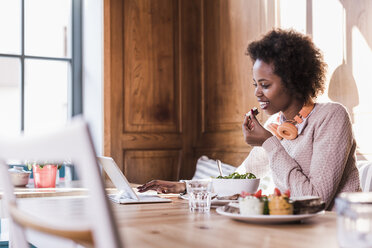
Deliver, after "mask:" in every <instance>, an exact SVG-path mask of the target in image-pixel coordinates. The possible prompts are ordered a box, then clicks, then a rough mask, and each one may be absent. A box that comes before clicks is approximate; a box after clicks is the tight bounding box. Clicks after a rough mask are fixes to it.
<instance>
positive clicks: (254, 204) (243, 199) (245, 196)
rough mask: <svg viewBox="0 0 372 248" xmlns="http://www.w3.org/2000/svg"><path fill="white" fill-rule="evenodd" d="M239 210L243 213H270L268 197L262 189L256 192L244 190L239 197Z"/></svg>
mask: <svg viewBox="0 0 372 248" xmlns="http://www.w3.org/2000/svg"><path fill="white" fill-rule="evenodd" d="M239 210H240V214H242V215H256V214H268V208H267V197H266V196H265V195H262V190H258V191H257V192H256V193H255V194H250V193H247V192H244V191H243V192H242V193H241V194H240V197H239Z"/></svg>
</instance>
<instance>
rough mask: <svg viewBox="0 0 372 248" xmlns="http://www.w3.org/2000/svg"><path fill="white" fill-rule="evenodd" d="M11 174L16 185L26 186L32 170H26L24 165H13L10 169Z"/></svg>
mask: <svg viewBox="0 0 372 248" xmlns="http://www.w3.org/2000/svg"><path fill="white" fill-rule="evenodd" d="M9 174H10V179H11V181H12V183H13V185H14V186H16V187H24V186H26V185H27V184H28V179H29V178H30V174H31V171H25V170H24V169H23V167H22V166H13V168H11V169H9Z"/></svg>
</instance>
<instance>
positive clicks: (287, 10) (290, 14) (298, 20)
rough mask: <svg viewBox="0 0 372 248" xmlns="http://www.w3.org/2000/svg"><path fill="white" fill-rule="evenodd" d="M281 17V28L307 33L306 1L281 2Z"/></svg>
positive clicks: (289, 0)
mask: <svg viewBox="0 0 372 248" xmlns="http://www.w3.org/2000/svg"><path fill="white" fill-rule="evenodd" d="M279 15H280V18H279V20H280V27H281V28H293V29H295V30H297V31H299V32H301V33H304V34H305V33H306V0H281V1H280V5H279Z"/></svg>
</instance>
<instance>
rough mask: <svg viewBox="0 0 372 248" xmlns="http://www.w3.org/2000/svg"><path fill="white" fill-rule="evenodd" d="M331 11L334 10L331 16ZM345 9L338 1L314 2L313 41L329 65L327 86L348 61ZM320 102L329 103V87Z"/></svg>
mask: <svg viewBox="0 0 372 248" xmlns="http://www.w3.org/2000/svg"><path fill="white" fill-rule="evenodd" d="M329 10H332V16H330V12H329ZM343 12H344V9H343V7H342V5H341V4H340V2H339V1H338V0H328V1H313V18H312V19H313V41H314V43H315V44H316V45H317V47H318V48H319V49H320V50H322V52H323V55H324V60H325V61H326V63H327V64H328V70H327V78H328V80H327V84H329V80H330V79H331V76H332V74H333V72H334V71H335V69H336V68H337V67H338V66H339V65H341V64H342V60H343V58H345V59H346V52H345V51H344V50H345V46H346V43H345V37H344V36H345V35H344V32H345V24H344V17H343ZM319 101H329V98H328V87H327V89H326V91H325V92H324V94H323V95H322V96H320V97H319Z"/></svg>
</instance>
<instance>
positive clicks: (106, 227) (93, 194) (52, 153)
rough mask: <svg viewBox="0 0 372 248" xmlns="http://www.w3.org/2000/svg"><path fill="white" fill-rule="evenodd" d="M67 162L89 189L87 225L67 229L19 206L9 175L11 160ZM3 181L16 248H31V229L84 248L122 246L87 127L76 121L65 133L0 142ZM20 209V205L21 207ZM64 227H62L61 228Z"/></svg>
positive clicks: (4, 200)
mask: <svg viewBox="0 0 372 248" xmlns="http://www.w3.org/2000/svg"><path fill="white" fill-rule="evenodd" d="M15 159H16V160H31V159H33V160H35V159H37V160H38V161H64V160H66V159H70V160H71V161H72V163H73V164H74V165H75V166H76V168H77V170H78V173H79V176H80V178H81V180H82V183H83V186H84V187H86V188H87V189H88V192H89V193H88V197H86V201H87V202H88V204H85V205H84V206H85V207H86V209H84V211H82V212H83V213H84V215H85V214H86V215H87V218H86V219H87V220H88V222H87V223H81V225H76V223H71V224H70V225H66V220H65V222H64V223H63V221H62V222H58V221H57V220H50V221H45V220H42V219H40V216H33V215H30V214H29V213H28V212H25V211H24V209H21V208H20V207H19V206H17V199H16V197H15V196H14V193H13V186H12V184H11V180H10V176H9V173H8V168H9V167H8V165H7V161H8V160H15ZM0 180H1V182H0V183H1V184H2V188H3V190H4V195H3V207H4V210H5V213H6V214H8V216H9V217H10V222H11V223H10V224H11V226H10V239H11V240H10V241H11V244H12V245H13V247H17V248H18V247H19V248H24V247H29V246H28V245H27V241H26V235H25V230H27V229H31V230H34V231H35V230H36V231H38V232H42V233H44V234H45V233H46V234H48V235H56V236H59V237H62V238H67V239H70V240H73V241H75V242H76V243H79V244H83V245H84V246H94V247H111V248H117V247H122V246H121V240H120V238H119V233H118V228H117V225H116V223H115V220H114V217H113V213H112V210H111V206H110V204H109V201H108V200H107V197H106V192H105V189H104V184H103V181H102V177H101V174H100V170H99V166H98V164H97V161H96V154H95V151H94V147H93V144H92V140H91V137H90V134H89V130H88V126H87V124H86V123H85V122H84V121H83V120H82V119H81V118H75V119H74V120H73V121H72V122H71V123H70V124H69V125H68V126H66V127H65V128H64V129H63V130H60V131H57V132H55V133H51V134H48V135H44V136H39V137H33V138H27V137H20V138H18V139H17V140H4V139H0ZM18 205H19V204H18ZM61 223H63V224H61Z"/></svg>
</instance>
